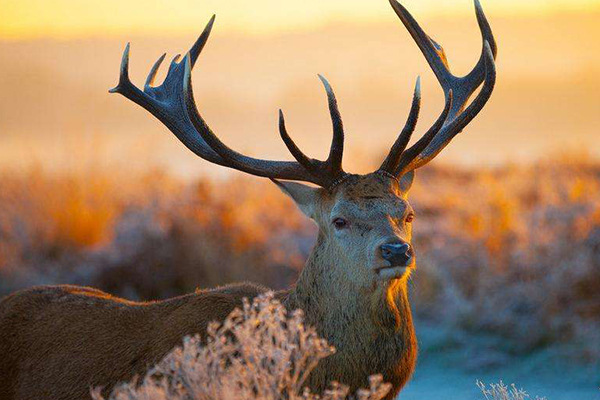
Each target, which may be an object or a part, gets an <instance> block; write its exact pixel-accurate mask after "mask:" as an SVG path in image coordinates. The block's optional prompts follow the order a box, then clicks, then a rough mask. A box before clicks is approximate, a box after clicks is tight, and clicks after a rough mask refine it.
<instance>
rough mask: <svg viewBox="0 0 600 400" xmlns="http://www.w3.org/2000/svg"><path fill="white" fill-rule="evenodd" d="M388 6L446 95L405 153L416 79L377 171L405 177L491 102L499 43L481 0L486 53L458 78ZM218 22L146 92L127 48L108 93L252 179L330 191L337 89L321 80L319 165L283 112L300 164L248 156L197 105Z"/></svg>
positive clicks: (339, 142)
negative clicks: (328, 138)
mask: <svg viewBox="0 0 600 400" xmlns="http://www.w3.org/2000/svg"><path fill="white" fill-rule="evenodd" d="M390 3H391V4H392V7H393V8H394V10H395V11H396V13H397V14H398V16H399V17H400V20H401V21H402V22H403V23H404V25H405V26H406V28H407V29H408V31H409V32H410V34H411V35H412V37H413V39H414V40H415V41H416V43H417V45H418V46H419V48H420V49H421V51H422V52H423V54H424V55H425V58H426V59H427V62H428V63H429V65H430V66H431V68H432V69H433V71H434V73H435V75H436V77H437V79H438V81H439V82H440V84H441V86H442V88H443V89H444V93H445V97H446V105H445V107H444V111H443V112H442V113H441V115H440V117H439V118H438V119H437V121H436V122H435V123H434V124H433V126H432V127H431V128H430V129H429V130H428V131H427V133H425V135H423V137H422V138H421V139H419V140H418V141H417V142H416V143H415V144H414V145H413V146H411V147H410V148H408V149H406V147H407V146H408V143H409V141H410V138H411V136H412V133H413V132H414V130H415V127H416V123H417V119H418V114H419V109H420V104H421V90H420V80H419V79H418V80H417V84H416V87H415V93H414V97H413V103H412V107H411V111H410V114H409V117H408V120H407V123H406V125H405V127H404V129H403V130H402V132H401V133H400V135H399V137H398V139H397V140H396V142H395V143H394V145H393V146H392V148H391V150H390V153H389V155H388V156H387V157H386V159H385V161H384V162H383V164H382V165H381V167H380V169H379V171H383V172H386V173H389V174H393V175H395V176H402V175H403V174H405V173H407V172H409V171H411V170H414V169H416V168H419V167H421V166H423V165H425V164H426V163H428V162H429V161H431V160H432V159H433V158H434V157H435V156H436V155H437V154H438V153H439V152H440V151H441V150H442V149H443V148H444V147H445V146H446V145H447V144H448V143H449V142H450V140H451V139H452V138H453V137H454V136H456V135H457V134H458V133H459V132H460V131H461V130H462V129H463V128H464V127H465V126H466V125H467V124H468V123H469V122H471V120H472V119H473V118H474V117H475V116H476V115H477V114H478V113H479V111H481V109H482V108H483V106H484V105H485V104H486V103H487V101H488V100H489V98H490V95H491V93H492V90H493V88H494V83H495V77H496V75H495V66H494V57H495V55H496V43H495V41H494V37H493V35H492V32H491V29H490V26H489V24H488V22H487V20H486V18H485V15H484V14H483V10H482V9H481V5H480V4H479V1H478V0H475V9H476V13H477V20H478V22H479V27H480V29H481V32H482V37H483V50H482V54H481V57H480V59H479V62H478V63H477V65H476V66H475V68H474V69H473V70H472V71H471V72H470V73H469V74H468V75H466V76H464V77H462V78H459V77H456V76H454V75H452V73H451V72H450V69H449V67H448V62H447V60H446V55H445V53H444V50H443V49H442V47H441V46H440V45H438V44H437V43H436V42H435V41H434V40H433V39H431V38H430V37H429V36H427V34H426V33H425V32H424V31H423V30H422V29H421V27H420V26H419V25H418V23H417V22H416V21H415V20H414V18H413V17H412V16H411V15H410V13H409V12H408V11H407V10H406V9H405V8H404V7H403V6H402V5H400V4H399V3H398V2H397V1H396V0H390ZM214 21H215V17H214V16H213V17H212V18H211V19H210V21H209V23H208V25H207V26H206V28H205V29H204V31H203V32H202V34H201V35H200V37H199V38H198V40H196V42H195V43H194V45H193V46H192V48H191V49H190V50H189V52H188V53H187V54H186V55H185V57H183V59H182V60H181V61H179V60H180V56H179V55H177V56H175V58H174V59H173V60H172V61H171V64H170V66H169V70H168V72H167V77H166V78H165V80H164V82H163V83H162V84H160V85H159V86H153V85H154V81H155V78H156V74H157V72H158V69H159V68H160V65H161V64H162V62H163V61H164V59H165V56H166V54H163V55H162V56H160V58H159V59H158V60H157V61H156V62H155V63H154V65H153V66H152V68H151V69H150V72H149V74H148V77H147V78H146V82H145V84H144V90H143V91H142V90H140V89H139V88H137V87H136V86H135V85H134V84H133V83H132V82H131V80H130V79H129V44H127V46H126V47H125V51H124V52H123V59H122V61H121V72H120V76H119V83H118V85H117V86H116V87H115V88H114V89H111V90H110V92H111V93H120V94H122V95H123V96H125V97H126V98H128V99H129V100H131V101H133V102H135V103H137V104H139V105H140V106H142V107H143V108H145V109H146V110H148V111H149V112H150V113H151V114H152V115H154V116H155V117H156V118H158V119H159V120H160V121H161V122H162V123H163V124H164V125H165V126H166V127H167V128H169V130H171V131H172V132H173V133H174V134H175V136H177V138H178V139H179V140H180V141H181V142H182V143H183V144H185V146H186V147H188V148H189V149H190V150H191V151H193V152H194V153H195V154H196V155H198V156H199V157H201V158H203V159H205V160H207V161H210V162H212V163H215V164H219V165H222V166H225V167H229V168H233V169H237V170H239V171H243V172H247V173H249V174H252V175H257V176H262V177H268V178H271V179H286V180H296V181H306V182H312V183H315V184H317V185H320V186H322V187H325V188H329V187H331V186H332V185H334V184H335V183H336V182H339V181H340V180H341V179H343V178H344V177H345V176H347V174H346V172H344V170H343V169H342V156H343V152H344V129H343V124H342V119H341V117H340V113H339V110H338V106H337V101H336V98H335V94H334V93H333V89H332V88H331V85H330V84H329V82H327V80H326V79H325V78H323V77H322V76H321V75H319V78H320V79H321V81H322V83H323V85H324V86H325V90H326V92H327V99H328V103H329V112H330V114H331V120H332V123H333V139H332V142H331V148H330V151H329V156H328V158H327V160H325V161H320V160H315V159H312V158H309V157H308V156H306V155H305V154H304V153H303V152H302V151H301V150H300V149H299V148H298V146H297V145H296V144H295V143H294V141H293V140H292V139H291V137H290V136H289V134H288V132H287V130H286V127H285V120H284V117H283V112H282V111H281V110H280V111H279V131H280V134H281V138H282V139H283V141H284V143H285V145H286V146H287V148H288V149H289V151H290V153H291V154H292V155H293V156H294V158H295V159H296V161H271V160H263V159H258V158H254V157H250V156H246V155H244V154H241V153H238V152H237V151H235V150H233V149H231V148H230V147H228V146H227V145H226V144H225V143H223V142H222V141H221V140H220V139H219V138H218V137H217V135H215V134H214V133H213V131H212V130H211V129H210V127H209V126H208V124H207V123H206V121H204V119H203V118H202V116H201V115H200V113H199V112H198V109H197V107H196V103H195V101H194V94H193V90H192V85H191V71H192V69H193V68H194V65H195V64H196V61H197V60H198V57H199V55H200V53H201V52H202V50H203V48H204V46H205V45H206V42H207V40H208V37H209V36H210V32H211V30H212V27H213V24H214ZM482 83H483V88H482V89H481V91H480V93H479V94H478V96H477V97H476V98H475V100H473V102H471V103H470V104H469V105H468V106H467V103H468V101H469V98H470V97H471V95H472V94H473V93H474V92H475V90H477V88H478V87H479V86H480V85H481V84H482Z"/></svg>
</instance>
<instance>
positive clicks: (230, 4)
mask: <svg viewBox="0 0 600 400" xmlns="http://www.w3.org/2000/svg"><path fill="white" fill-rule="evenodd" d="M403 3H404V4H405V5H406V6H407V7H409V8H410V9H411V10H413V11H414V12H415V13H417V14H420V15H440V14H448V13H452V14H464V13H467V12H471V8H472V4H471V2H470V1H469V0H460V1H459V0H451V1H444V2H440V1H434V0H419V1H418V0H405V1H403ZM483 3H484V4H483V5H484V7H485V9H486V10H488V11H489V12H491V13H493V14H495V15H498V14H504V15H514V14H520V15H522V14H530V15H539V14H552V13H556V12H565V11H591V10H597V9H600V0H528V1H526V2H524V1H519V0H485V1H484V2H483ZM0 9H1V10H2V13H1V14H0V38H12V39H19V38H32V37H61V38H62V37H78V36H107V35H120V34H125V33H127V34H129V35H131V34H132V33H138V34H148V33H161V34H177V33H183V32H190V31H193V32H195V31H197V30H198V27H199V26H202V25H203V24H204V22H205V20H206V19H207V18H208V16H209V15H211V14H213V13H217V14H218V15H219V17H220V18H219V20H220V21H219V27H220V29H223V30H225V31H243V32H244V33H245V34H248V33H255V34H257V33H269V32H280V31H290V30H304V29H310V28H314V27H316V26H319V25H324V24H328V23H332V22H340V21H342V22H343V21H353V22H372V21H379V20H382V21H384V20H387V19H389V18H392V16H391V15H390V13H389V9H388V4H387V1H385V0H381V1H365V0H328V1H326V2H323V1H320V0H305V1H303V2H298V1H277V0H256V1H252V2H249V1H243V0H227V1H223V0H203V1H197V0H154V1H145V0H128V1H119V0H104V1H90V0H53V1H47V0H1V1H0Z"/></svg>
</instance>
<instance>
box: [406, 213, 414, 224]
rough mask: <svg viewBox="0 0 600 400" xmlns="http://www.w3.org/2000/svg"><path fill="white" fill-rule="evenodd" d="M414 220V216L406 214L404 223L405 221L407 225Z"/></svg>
mask: <svg viewBox="0 0 600 400" xmlns="http://www.w3.org/2000/svg"><path fill="white" fill-rule="evenodd" d="M414 219H415V214H413V213H410V214H408V215H407V216H406V220H405V221H406V222H407V223H409V224H410V223H411V222H413V221H414Z"/></svg>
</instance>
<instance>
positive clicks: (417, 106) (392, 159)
mask: <svg viewBox="0 0 600 400" xmlns="http://www.w3.org/2000/svg"><path fill="white" fill-rule="evenodd" d="M420 110H421V77H417V83H416V85H415V92H414V94H413V101H412V105H411V108H410V113H409V114H408V119H407V121H406V124H405V125H404V128H403V129H402V132H400V135H398V139H396V142H395V143H394V145H393V146H392V149H391V150H390V153H389V154H388V156H387V157H386V159H385V160H384V161H383V163H382V164H381V167H379V170H380V171H385V172H389V173H390V174H393V173H394V171H395V170H396V167H397V165H398V162H399V161H400V156H401V155H402V153H403V152H404V150H405V149H406V146H408V142H409V141H410V138H411V136H412V134H413V132H414V131H415V128H416V126H417V121H418V119H419V111H420Z"/></svg>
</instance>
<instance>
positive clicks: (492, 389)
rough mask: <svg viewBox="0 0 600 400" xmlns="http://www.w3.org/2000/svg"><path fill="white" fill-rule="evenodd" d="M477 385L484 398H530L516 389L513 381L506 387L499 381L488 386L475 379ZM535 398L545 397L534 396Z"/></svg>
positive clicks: (504, 399) (486, 399)
mask: <svg viewBox="0 0 600 400" xmlns="http://www.w3.org/2000/svg"><path fill="white" fill-rule="evenodd" d="M477 387H478V388H479V389H481V393H483V396H484V397H485V400H527V399H529V398H530V397H529V395H528V394H527V392H525V391H524V390H523V389H517V386H516V385H515V384H514V383H513V384H512V385H510V387H508V386H506V385H505V384H504V383H503V382H502V381H500V383H497V384H495V383H491V384H490V385H489V387H488V386H487V385H486V384H485V383H483V382H481V381H477ZM535 400H545V399H543V398H540V397H536V398H535Z"/></svg>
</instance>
